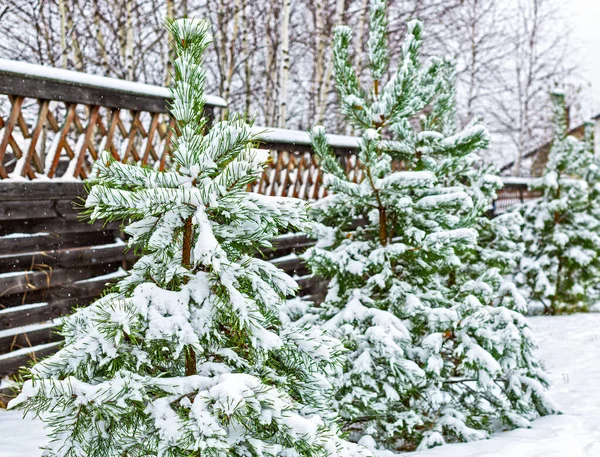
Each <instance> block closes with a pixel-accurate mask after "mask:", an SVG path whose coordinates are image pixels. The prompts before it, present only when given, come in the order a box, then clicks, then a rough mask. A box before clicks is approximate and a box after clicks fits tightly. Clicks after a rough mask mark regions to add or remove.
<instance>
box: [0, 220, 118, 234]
mask: <svg viewBox="0 0 600 457" xmlns="http://www.w3.org/2000/svg"><path fill="white" fill-rule="evenodd" d="M119 228H120V226H119V223H117V222H109V223H107V224H105V223H104V222H103V221H97V222H95V223H94V224H88V223H87V222H82V221H80V220H78V218H77V216H73V217H64V218H54V219H39V220H32V219H28V220H23V221H0V236H5V235H10V234H13V233H38V232H45V233H46V232H47V233H86V232H94V231H96V232H103V231H106V230H118V229H119Z"/></svg>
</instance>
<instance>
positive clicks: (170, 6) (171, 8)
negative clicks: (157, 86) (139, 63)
mask: <svg viewBox="0 0 600 457" xmlns="http://www.w3.org/2000/svg"><path fill="white" fill-rule="evenodd" d="M167 19H175V0H167ZM172 42H173V37H172V36H171V34H170V33H167V46H168V51H167V62H166V65H165V86H168V85H169V84H171V73H172V72H173V58H174V55H173V46H172Z"/></svg>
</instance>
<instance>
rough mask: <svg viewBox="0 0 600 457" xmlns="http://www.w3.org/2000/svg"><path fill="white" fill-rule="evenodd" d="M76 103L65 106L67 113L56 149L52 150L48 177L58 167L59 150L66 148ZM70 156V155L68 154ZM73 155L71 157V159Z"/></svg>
mask: <svg viewBox="0 0 600 457" xmlns="http://www.w3.org/2000/svg"><path fill="white" fill-rule="evenodd" d="M76 107H77V105H74V104H69V105H68V108H67V115H66V117H65V121H64V123H63V126H62V129H61V131H60V136H59V138H58V142H57V144H56V150H55V151H54V157H52V163H51V164H50V170H48V178H53V177H54V175H55V174H56V170H57V168H58V161H59V160H60V152H61V151H62V150H63V149H66V148H65V146H67V145H68V142H67V140H68V135H69V131H70V129H71V123H72V122H73V118H74V117H75V108H76ZM69 157H71V155H69ZM72 158H73V157H71V159H72Z"/></svg>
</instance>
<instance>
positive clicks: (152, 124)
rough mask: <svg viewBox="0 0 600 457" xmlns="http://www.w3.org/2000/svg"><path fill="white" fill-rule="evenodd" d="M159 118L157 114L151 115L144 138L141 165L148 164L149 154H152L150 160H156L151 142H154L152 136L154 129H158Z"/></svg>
mask: <svg viewBox="0 0 600 457" xmlns="http://www.w3.org/2000/svg"><path fill="white" fill-rule="evenodd" d="M159 116H160V114H159V113H153V114H152V120H151V122H150V128H149V129H148V135H147V138H146V147H145V148H144V155H143V156H142V165H146V164H147V163H148V158H149V155H150V153H152V158H153V159H154V160H158V156H157V155H156V152H155V151H154V147H153V146H152V141H153V140H154V135H155V134H156V129H157V127H158V118H159Z"/></svg>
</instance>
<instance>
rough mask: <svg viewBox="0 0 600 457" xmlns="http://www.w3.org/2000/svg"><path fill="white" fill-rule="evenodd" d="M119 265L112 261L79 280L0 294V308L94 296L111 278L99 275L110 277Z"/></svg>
mask: <svg viewBox="0 0 600 457" xmlns="http://www.w3.org/2000/svg"><path fill="white" fill-rule="evenodd" d="M120 266H121V264H120V263H114V264H108V265H103V266H102V267H101V268H98V267H94V268H95V271H94V272H93V273H94V274H91V275H90V277H89V278H84V280H83V281H79V282H77V281H74V282H71V283H68V284H60V285H58V286H57V287H51V288H49V289H39V290H34V291H27V292H25V293H17V294H13V295H5V296H0V309H3V310H5V309H7V308H14V307H20V306H23V305H24V304H27V303H54V302H57V301H60V300H67V299H69V298H73V297H76V298H79V297H96V296H98V294H100V293H101V292H102V291H103V290H104V289H105V288H106V287H105V285H106V284H107V283H109V282H110V281H112V279H110V278H107V277H104V276H101V275H106V274H110V275H109V276H110V277H112V276H113V275H114V274H115V273H116V272H117V271H118V269H119V267H120ZM84 304H85V303H84Z"/></svg>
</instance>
